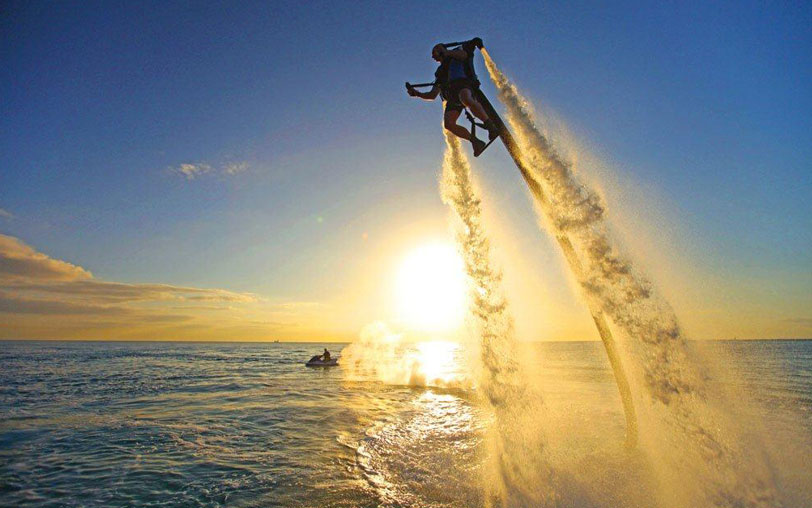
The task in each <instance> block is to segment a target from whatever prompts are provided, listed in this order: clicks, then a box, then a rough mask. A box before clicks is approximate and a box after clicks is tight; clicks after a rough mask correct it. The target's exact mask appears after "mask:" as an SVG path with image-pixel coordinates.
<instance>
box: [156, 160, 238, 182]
mask: <svg viewBox="0 0 812 508" xmlns="http://www.w3.org/2000/svg"><path fill="white" fill-rule="evenodd" d="M249 167H250V165H249V164H248V162H246V161H233V162H227V163H225V164H221V165H219V166H212V165H211V164H208V163H205V162H194V163H193V162H183V163H181V164H179V165H177V166H172V167H170V168H169V171H170V172H172V173H175V174H177V175H181V176H183V177H184V178H186V179H187V180H194V179H196V178H198V177H201V176H203V175H220V176H222V175H226V176H233V175H237V174H239V173H244V172H245V171H247V170H248V168H249Z"/></svg>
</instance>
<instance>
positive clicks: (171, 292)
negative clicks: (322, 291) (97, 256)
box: [12, 279, 259, 303]
mask: <svg viewBox="0 0 812 508" xmlns="http://www.w3.org/2000/svg"><path fill="white" fill-rule="evenodd" d="M12 287H13V288H14V289H15V290H17V291H25V292H28V293H32V294H38V293H46V294H52V295H55V294H62V295H69V296H72V297H84V298H93V299H94V300H99V301H105V302H128V301H129V302H138V301H165V300H176V301H177V300H184V301H205V302H237V303H252V302H256V301H258V300H259V298H258V297H257V296H256V295H253V294H251V293H235V292H233V291H227V290H225V289H206V288H193V287H185V286H172V285H169V284H125V283H122V282H107V281H102V280H98V279H92V280H77V281H70V282H62V283H49V284H43V283H29V282H16V283H13V284H12Z"/></svg>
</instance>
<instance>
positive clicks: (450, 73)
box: [407, 44, 499, 156]
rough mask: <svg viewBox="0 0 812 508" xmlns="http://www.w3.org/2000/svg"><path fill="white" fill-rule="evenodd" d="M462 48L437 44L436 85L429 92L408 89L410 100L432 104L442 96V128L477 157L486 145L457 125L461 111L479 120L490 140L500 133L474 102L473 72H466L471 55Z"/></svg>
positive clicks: (434, 53) (481, 108)
mask: <svg viewBox="0 0 812 508" xmlns="http://www.w3.org/2000/svg"><path fill="white" fill-rule="evenodd" d="M468 51H470V49H466V47H465V45H463V46H461V47H460V48H458V49H455V50H449V49H448V48H446V47H445V46H444V45H442V44H437V45H435V46H434V48H432V50H431V57H432V58H433V59H434V60H436V61H438V62H440V66H439V67H438V68H437V71H436V72H435V73H434V77H435V78H436V80H435V85H434V86H433V87H432V88H431V90H429V91H428V92H419V91H417V90H415V89H414V88H411V87H409V88H407V91H408V93H409V95H410V96H412V97H420V98H421V99H424V100H428V101H433V100H434V99H436V98H437V95H438V94H442V97H443V99H445V101H446V103H445V113H444V116H443V123H444V125H445V128H446V129H448V130H449V131H451V132H453V133H454V134H455V135H457V136H459V137H461V138H462V139H466V140H468V141H470V142H471V144H472V145H473V146H474V156H477V155H479V154H480V153H482V151H483V150H484V149H485V147H486V146H487V143H485V142H484V141H482V140H480V139H477V137H476V136H474V135H472V134H471V132H470V131H469V130H468V129H466V128H465V127H463V126H462V125H458V124H457V119H458V118H459V117H460V114H461V113H462V110H463V107H466V108H468V110H469V111H470V112H471V113H473V115H474V116H476V117H477V118H479V119H480V120H482V122H483V123H484V125H485V128H486V129H487V130H488V138H489V140H492V139H495V138H496V137H498V136H499V131H498V128H497V127H496V125H494V123H493V121H492V120H491V119H490V118H488V113H487V112H486V111H485V109H484V108H483V107H482V105H481V104H480V103H479V102H478V101H477V100H476V98H474V94H473V90H474V88H475V87H476V85H477V84H478V83H475V82H474V80H473V79H472V78H471V74H472V72H473V71H472V70H470V69H468V67H469V66H470V65H471V64H470V58H471V57H472V55H470V54H469V53H468Z"/></svg>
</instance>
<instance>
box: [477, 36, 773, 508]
mask: <svg viewBox="0 0 812 508" xmlns="http://www.w3.org/2000/svg"><path fill="white" fill-rule="evenodd" d="M482 54H483V56H484V58H485V63H486V66H487V68H488V72H489V73H490V76H491V78H492V80H493V81H494V83H495V85H496V87H497V90H498V92H499V98H500V99H501V101H502V102H503V103H504V104H505V106H506V108H507V111H508V120H509V122H510V125H511V127H512V129H513V132H514V134H515V135H516V140H517V143H518V148H519V149H520V151H521V158H522V160H521V163H522V164H521V165H522V166H523V167H522V168H521V169H523V170H526V168H530V171H531V172H532V174H531V175H530V177H531V178H532V179H533V180H534V181H535V182H537V183H538V185H540V186H541V189H542V190H543V192H544V195H545V196H546V199H547V201H546V202H545V203H538V205H539V208H540V209H541V211H542V212H543V213H544V217H543V219H544V221H545V223H546V224H547V225H548V227H549V228H550V229H551V230H552V231H551V232H552V234H554V235H555V236H557V237H560V236H562V235H565V236H566V237H567V238H569V239H570V240H571V242H572V246H573V247H572V248H573V253H571V254H569V255H575V256H577V257H578V258H579V262H580V264H581V266H582V269H581V270H579V271H578V272H577V273H575V274H574V275H575V276H576V277H577V279H578V282H579V283H580V286H581V289H582V292H583V294H584V296H585V298H586V299H587V301H588V303H589V304H590V306H597V308H599V309H601V310H602V311H603V312H604V313H605V314H606V315H608V316H609V317H610V319H611V320H612V322H613V323H614V324H615V325H616V326H617V327H618V328H620V329H621V330H622V331H623V333H624V335H625V338H626V344H625V346H626V347H624V348H622V351H621V354H624V355H625V356H626V358H625V360H626V361H625V363H626V365H629V366H631V367H632V369H630V370H632V372H633V378H632V379H633V386H634V389H635V390H636V391H637V393H638V398H639V399H640V400H641V401H643V402H644V403H645V408H646V422H645V424H646V428H645V429H644V432H643V434H644V435H643V436H642V439H641V442H642V444H643V446H644V447H645V450H644V451H645V452H646V453H647V454H648V456H649V457H650V462H651V464H652V465H653V466H654V468H655V469H656V470H657V471H658V473H659V477H660V482H661V484H662V487H663V498H662V502H663V503H664V504H668V505H674V506H680V505H684V506H687V505H695V506H696V505H699V506H709V505H710V506H742V507H756V506H764V507H766V506H776V505H778V502H777V500H776V495H775V490H774V486H773V482H772V478H771V475H770V469H769V467H768V464H767V463H766V460H765V459H764V455H763V454H762V453H761V451H760V450H759V449H758V446H757V445H749V444H746V443H744V442H743V439H742V436H743V433H742V432H741V430H740V428H739V427H738V426H737V425H736V423H735V422H734V418H733V415H732V414H731V413H730V412H729V411H726V403H725V402H724V401H722V399H721V397H720V396H719V394H717V393H713V390H712V385H711V383H709V382H708V376H709V371H708V368H707V367H708V366H707V364H705V363H704V362H702V361H701V359H700V358H698V357H697V356H696V355H695V354H694V352H693V351H691V350H690V349H689V347H688V344H687V342H686V340H685V338H684V336H683V334H682V332H681V330H680V327H679V325H678V322H677V319H676V316H675V315H674V312H673V311H672V309H671V307H670V306H669V305H668V303H667V302H665V301H664V300H663V298H662V297H661V296H660V295H659V294H658V293H657V292H656V291H655V290H654V288H653V287H652V285H651V284H650V282H648V281H647V280H646V279H645V278H644V277H643V276H642V275H640V273H638V271H637V270H636V269H635V267H634V266H633V265H632V263H631V262H630V261H629V260H628V259H627V258H626V257H624V256H623V255H622V254H621V253H620V252H619V251H618V249H617V247H616V244H615V242H614V241H613V240H612V239H611V237H610V235H609V234H608V229H607V225H606V208H605V205H604V204H603V202H602V200H601V199H600V197H599V196H598V195H597V194H596V193H595V192H594V191H592V190H591V189H589V188H588V187H587V186H585V185H584V184H583V183H582V182H581V181H580V180H579V179H578V178H577V177H576V175H575V173H574V172H573V168H572V166H571V164H569V163H568V162H567V161H565V160H563V159H562V158H561V157H560V156H559V155H558V154H557V153H556V151H555V150H554V149H553V146H552V144H551V143H550V141H549V140H548V139H547V137H545V136H544V135H543V134H542V132H540V130H539V129H538V128H537V127H536V124H535V120H534V115H533V113H532V111H531V108H530V105H529V104H528V103H527V101H526V100H525V99H524V98H523V97H522V96H521V95H520V94H519V92H518V90H517V88H516V87H515V85H513V84H512V83H510V82H509V81H508V79H507V78H506V76H505V75H504V74H503V73H502V72H501V71H500V70H499V69H498V68H497V67H496V65H495V64H494V62H493V60H492V59H491V58H490V57H489V55H488V54H487V52H486V51H483V52H482ZM535 194H536V193H534V196H535ZM566 254H567V253H566V252H565V255H566Z"/></svg>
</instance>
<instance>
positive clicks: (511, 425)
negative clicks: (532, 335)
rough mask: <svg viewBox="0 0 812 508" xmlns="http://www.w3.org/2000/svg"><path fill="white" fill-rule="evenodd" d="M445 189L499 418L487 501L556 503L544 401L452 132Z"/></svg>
mask: <svg viewBox="0 0 812 508" xmlns="http://www.w3.org/2000/svg"><path fill="white" fill-rule="evenodd" d="M440 191H441V194H442V198H443V201H444V202H445V203H446V204H448V205H449V206H450V207H451V208H452V209H453V210H454V213H455V214H456V216H457V218H458V219H459V223H458V236H457V238H458V244H459V247H460V250H461V251H462V256H463V260H464V262H465V269H466V273H467V274H468V276H469V278H470V294H471V310H472V313H473V315H474V317H475V318H476V324H477V328H478V333H477V335H478V337H479V340H480V342H479V351H480V354H479V358H480V362H479V363H480V370H481V372H480V374H479V376H478V383H477V384H478V386H479V390H480V391H481V392H482V393H483V394H484V396H485V399H486V401H487V403H488V404H489V405H490V407H491V409H492V412H493V418H494V421H493V425H492V426H490V431H489V433H488V435H487V436H486V437H487V439H488V447H489V452H490V458H491V460H492V467H491V468H489V469H488V471H490V473H491V475H492V476H486V478H484V482H485V486H486V493H487V496H486V501H487V502H488V504H489V505H493V504H500V505H503V506H516V505H527V506H539V505H547V504H550V503H552V502H553V501H554V490H553V489H552V484H553V482H552V480H551V478H552V469H551V468H550V467H549V460H548V458H547V457H546V454H545V452H546V445H545V436H544V432H542V430H541V429H540V428H539V425H538V420H539V411H541V410H542V409H543V402H542V400H541V397H540V395H539V394H538V393H535V392H534V391H533V390H532V387H530V386H528V384H527V382H526V375H527V373H526V372H524V371H523V367H522V364H521V362H520V361H519V360H520V357H521V355H520V354H519V351H518V344H517V342H516V339H515V334H514V328H513V319H512V317H511V315H510V313H509V310H508V305H507V301H506V299H505V297H504V294H503V292H502V288H501V275H500V273H499V272H498V271H497V270H496V269H495V268H494V267H493V266H492V263H491V261H490V246H489V242H488V238H487V236H486V235H485V231H484V229H483V226H482V217H481V208H480V201H479V199H478V198H477V197H476V194H475V192H474V186H473V183H472V181H471V168H470V165H469V164H468V160H467V159H466V157H465V155H464V153H463V151H462V148H461V147H460V143H459V140H458V139H457V138H456V137H455V136H453V135H450V134H449V133H448V132H446V153H445V159H444V160H443V173H442V175H441V180H440ZM529 466H532V467H529Z"/></svg>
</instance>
